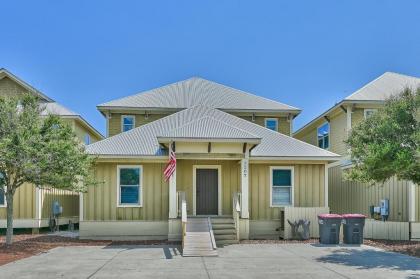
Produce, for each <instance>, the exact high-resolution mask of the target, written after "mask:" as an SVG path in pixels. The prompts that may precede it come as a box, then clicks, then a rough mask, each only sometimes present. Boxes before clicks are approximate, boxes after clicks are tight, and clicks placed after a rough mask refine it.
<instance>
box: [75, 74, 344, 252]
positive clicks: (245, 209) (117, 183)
mask: <svg viewBox="0 0 420 279" xmlns="http://www.w3.org/2000/svg"><path fill="white" fill-rule="evenodd" d="M98 109H99V111H100V112H101V113H102V114H103V115H104V116H105V118H106V123H107V135H108V138H106V139H104V140H101V141H99V142H96V143H94V144H91V145H89V146H88V147H87V151H88V152H89V153H91V154H93V155H95V156H98V163H97V167H96V177H97V179H98V180H99V181H103V184H102V185H98V186H93V187H89V189H88V192H87V193H84V194H83V196H82V197H81V199H82V201H81V203H80V205H81V212H83V213H82V215H81V218H80V219H81V222H80V236H81V237H82V238H108V239H109V238H123V239H171V240H177V239H181V238H182V237H183V236H184V237H185V235H187V237H186V239H188V233H189V232H190V228H191V227H194V226H195V225H196V226H198V227H200V226H202V225H203V224H204V227H205V228H206V230H207V229H208V228H209V227H210V228H211V231H212V233H214V236H215V237H214V239H215V241H216V242H217V244H226V243H235V242H237V241H238V240H239V238H240V239H248V238H278V237H279V236H282V233H283V232H282V231H283V229H284V226H283V224H284V221H285V220H284V219H285V218H284V214H285V211H287V209H289V208H324V209H325V208H327V210H328V194H327V193H328V180H327V179H326V174H327V172H326V170H327V165H328V164H330V163H332V162H335V161H337V160H339V158H340V157H339V156H338V155H337V154H334V153H332V152H330V151H328V150H324V149H321V148H318V147H316V146H313V145H310V144H307V143H304V142H302V141H299V140H296V139H294V138H292V137H291V131H292V127H293V125H292V123H293V119H294V117H296V116H297V115H298V114H299V112H300V110H299V109H297V108H295V107H292V106H289V105H285V104H282V103H279V102H276V101H272V100H268V99H266V98H262V97H259V96H256V95H253V94H250V93H247V92H243V91H241V90H237V89H234V88H231V87H228V86H225V85H221V84H218V83H215V82H211V81H208V80H204V79H201V78H191V79H188V80H184V81H180V82H177V83H174V84H170V85H166V86H163V87H160V88H157V89H153V90H150V91H147V92H143V93H139V94H136V95H132V96H128V97H125V98H122V99H118V100H113V101H110V102H107V103H104V104H101V105H99V106H98ZM170 150H172V151H174V152H175V154H176V160H177V163H176V170H175V172H174V173H173V175H172V176H171V177H170V178H169V180H168V181H166V180H165V177H164V174H163V172H164V169H165V166H166V164H167V162H168V159H169V156H168V154H169V152H170ZM206 220H208V221H206ZM182 223H183V224H184V225H185V226H183V225H182ZM193 224H194V225H193ZM198 227H194V228H198ZM315 227H316V226H315ZM183 228H184V229H185V228H186V233H185V234H184V233H182V232H183ZM205 235H207V236H208V235H209V234H208V232H206V233H205ZM212 243H214V241H213V242H212Z"/></svg>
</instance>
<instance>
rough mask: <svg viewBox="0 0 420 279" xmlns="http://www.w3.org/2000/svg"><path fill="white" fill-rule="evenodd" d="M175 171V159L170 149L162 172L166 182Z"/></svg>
mask: <svg viewBox="0 0 420 279" xmlns="http://www.w3.org/2000/svg"><path fill="white" fill-rule="evenodd" d="M175 169H176V157H175V152H174V151H173V150H172V148H171V149H170V151H169V162H168V164H166V167H165V170H164V171H163V174H164V175H165V180H166V181H168V180H169V178H170V177H171V176H172V174H173V173H174V171H175Z"/></svg>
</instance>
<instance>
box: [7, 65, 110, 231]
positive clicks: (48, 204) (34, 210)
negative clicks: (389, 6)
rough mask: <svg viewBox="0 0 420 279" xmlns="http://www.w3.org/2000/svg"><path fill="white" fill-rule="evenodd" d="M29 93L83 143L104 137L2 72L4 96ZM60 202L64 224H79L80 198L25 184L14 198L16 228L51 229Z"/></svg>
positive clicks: (71, 113)
mask: <svg viewBox="0 0 420 279" xmlns="http://www.w3.org/2000/svg"><path fill="white" fill-rule="evenodd" d="M25 93H31V94H36V95H37V96H38V97H39V99H40V102H41V105H42V106H43V107H45V109H44V111H43V112H42V114H43V115H47V114H56V115H59V116H60V117H61V118H62V119H63V120H64V121H66V122H67V123H69V125H71V127H73V129H74V132H75V134H76V135H77V137H78V138H79V139H80V141H81V142H82V143H85V144H90V143H93V142H96V141H98V140H101V139H102V138H103V137H102V135H101V134H100V133H99V132H98V131H97V130H96V129H95V128H93V127H92V126H91V125H90V124H89V123H88V122H87V121H86V120H85V119H83V117H82V116H81V115H80V114H77V113H75V112H73V111H71V110H69V109H68V108H66V107H64V106H62V105H61V104H59V103H57V102H55V101H54V100H52V99H51V98H49V97H48V96H46V95H44V94H43V93H41V92H40V91H38V90H37V89H35V88H33V87H32V86H30V85H29V84H27V83H26V82H24V81H23V80H21V79H19V78H18V77H16V76H15V75H13V74H12V73H10V72H9V71H7V70H6V69H0V96H19V95H22V94H25ZM54 201H58V202H59V203H60V205H62V206H63V214H62V216H61V218H60V219H59V221H60V223H61V224H65V223H68V221H69V220H72V221H73V222H78V219H79V195H78V194H76V193H73V192H69V191H64V190H55V189H54V190H53V189H51V190H48V189H39V188H36V187H34V186H33V185H29V184H28V185H27V184H24V185H22V186H21V187H19V189H18V190H17V191H16V193H15V196H14V204H13V205H14V209H13V210H14V227H15V228H33V229H35V230H36V229H38V228H41V227H47V226H48V225H49V219H50V216H51V210H52V203H53V202H54ZM5 227H6V199H5V198H4V195H1V196H0V228H5Z"/></svg>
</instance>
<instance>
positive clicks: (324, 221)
mask: <svg viewBox="0 0 420 279" xmlns="http://www.w3.org/2000/svg"><path fill="white" fill-rule="evenodd" d="M341 220H342V217H341V215H338V214H320V215H318V224H319V242H320V243H321V244H339V243H340V227H341Z"/></svg>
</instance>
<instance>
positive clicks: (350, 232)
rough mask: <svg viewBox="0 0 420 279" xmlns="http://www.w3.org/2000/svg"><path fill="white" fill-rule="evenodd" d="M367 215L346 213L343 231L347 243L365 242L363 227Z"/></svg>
mask: <svg viewBox="0 0 420 279" xmlns="http://www.w3.org/2000/svg"><path fill="white" fill-rule="evenodd" d="M365 218H366V216H365V215H363V214H344V215H343V233H344V239H343V240H344V243H345V244H363V228H364V226H365Z"/></svg>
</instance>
